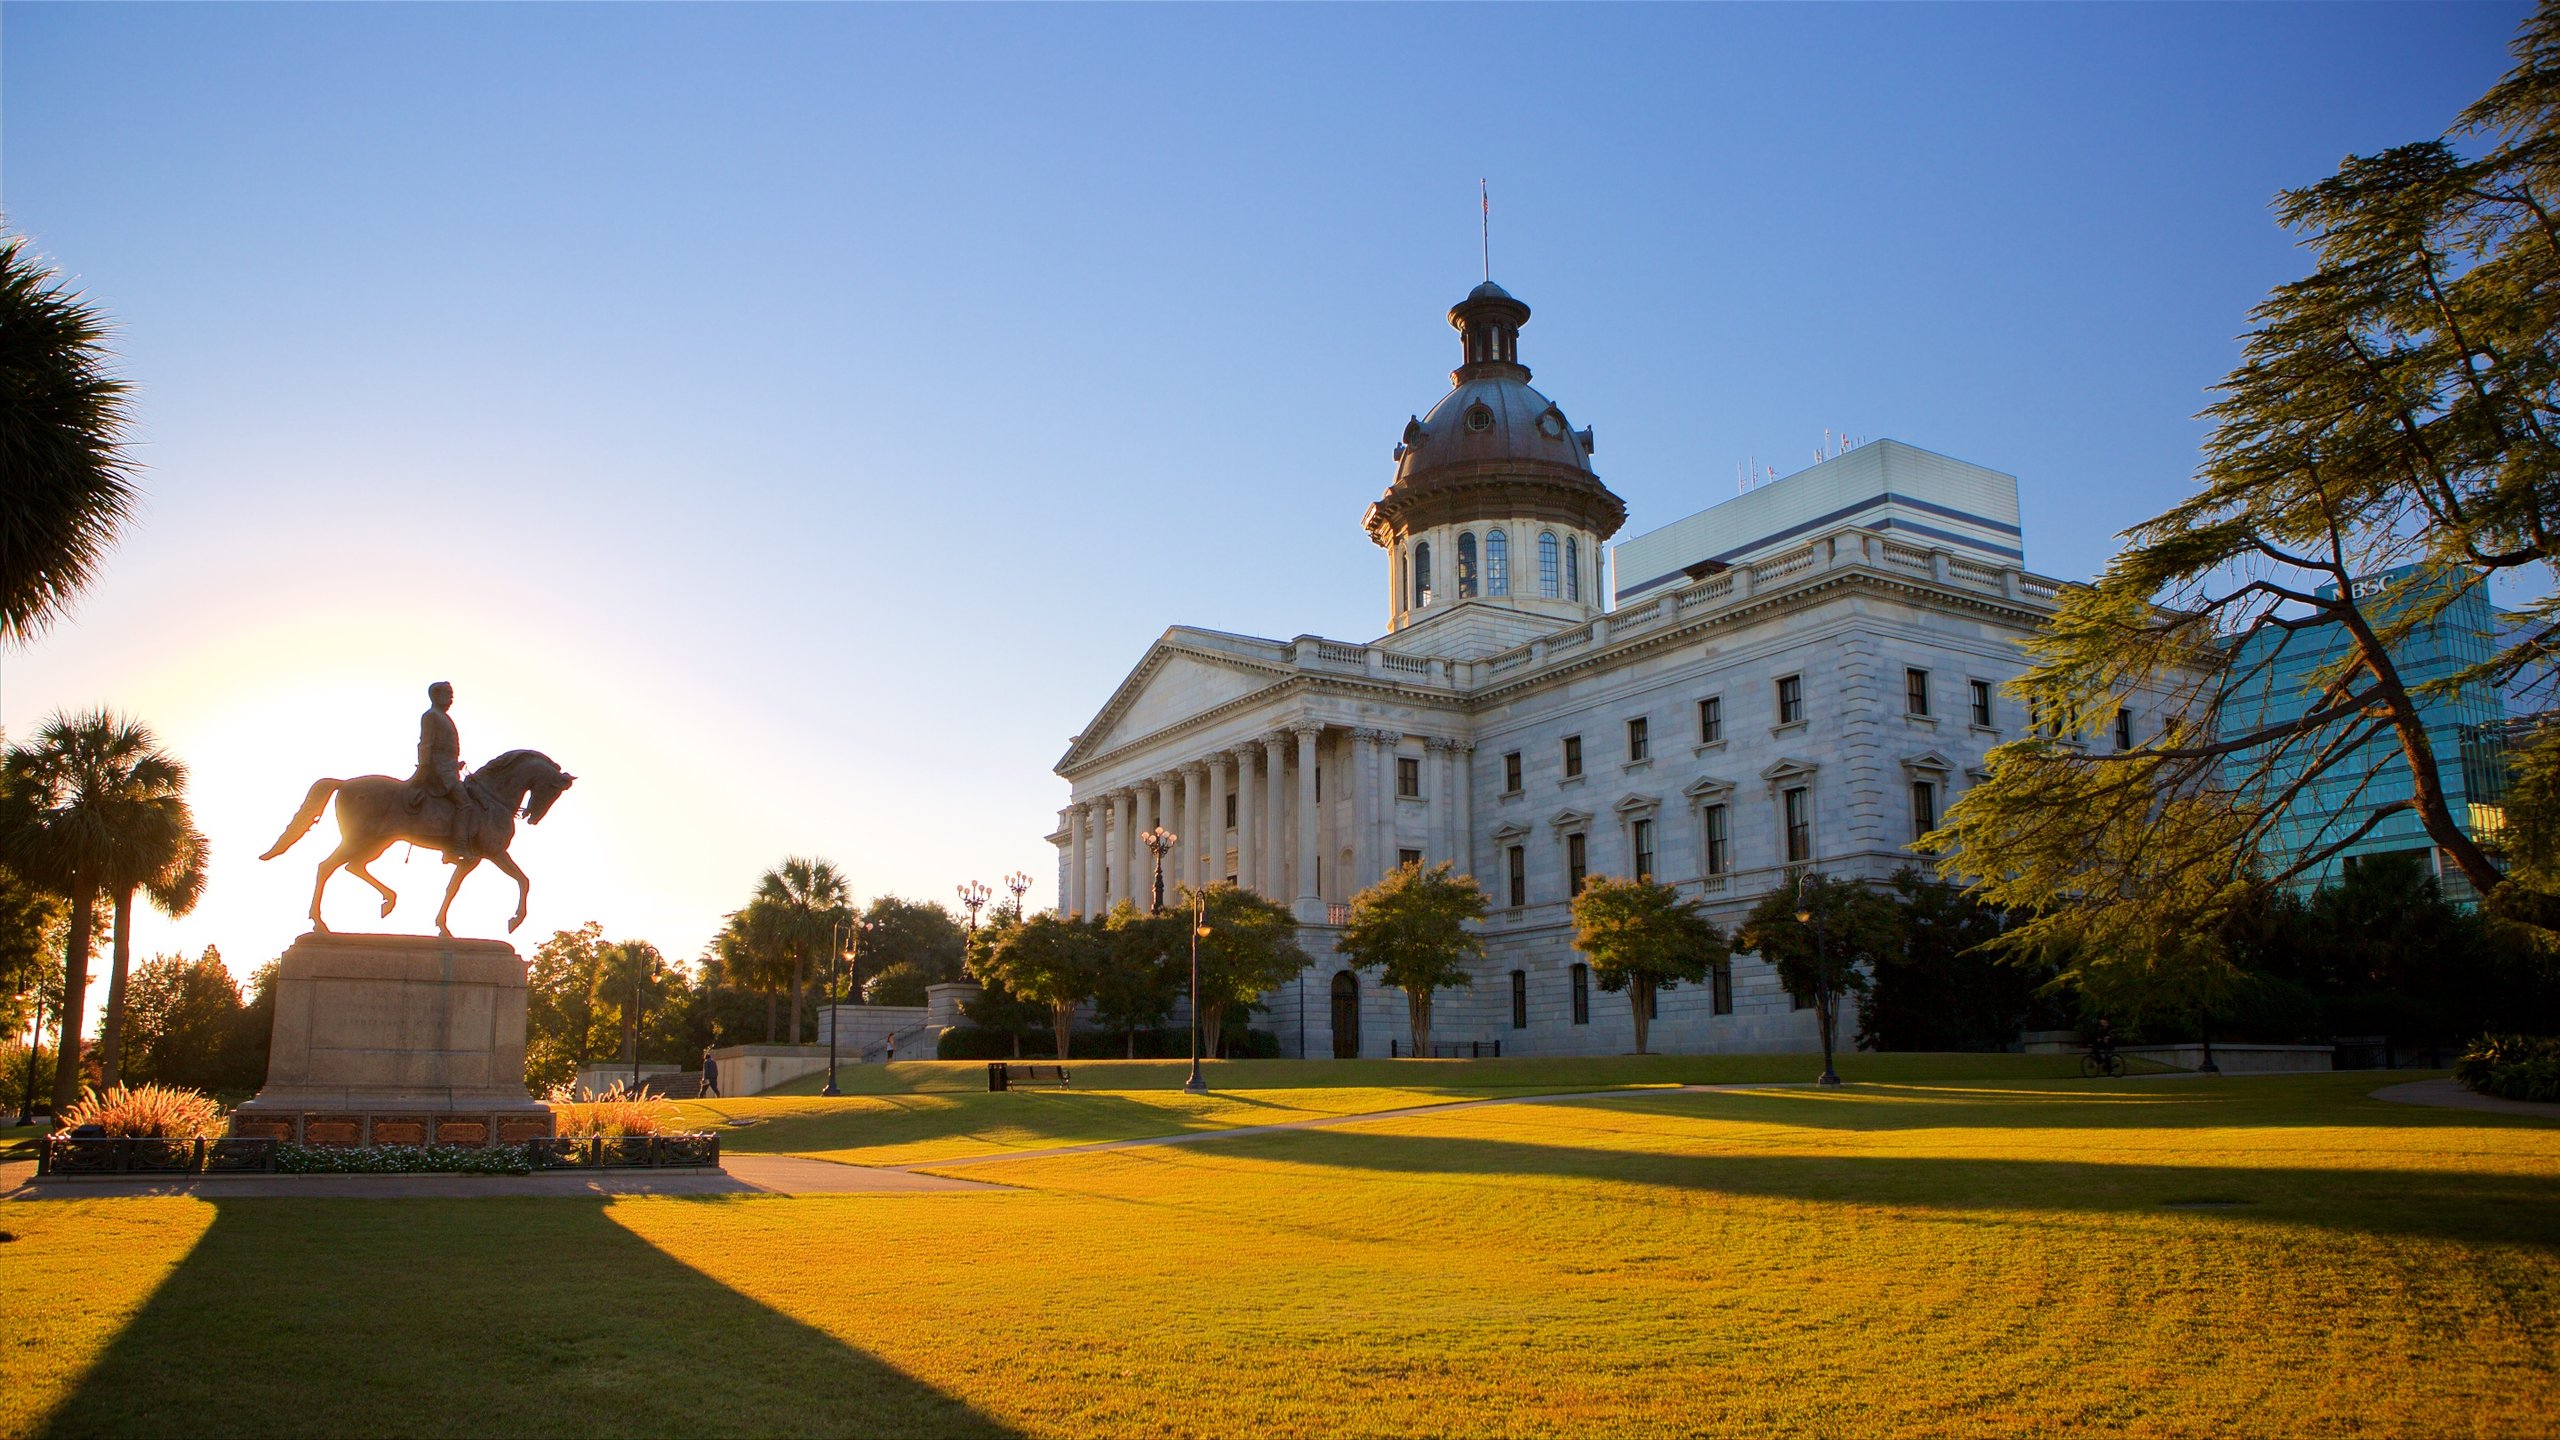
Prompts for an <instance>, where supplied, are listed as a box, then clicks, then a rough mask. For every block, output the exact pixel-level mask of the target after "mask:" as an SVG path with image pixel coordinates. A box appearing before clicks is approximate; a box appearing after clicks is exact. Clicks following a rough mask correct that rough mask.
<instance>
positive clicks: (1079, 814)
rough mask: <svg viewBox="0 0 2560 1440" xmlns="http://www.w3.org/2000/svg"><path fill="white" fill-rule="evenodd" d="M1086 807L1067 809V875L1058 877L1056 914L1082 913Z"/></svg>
mask: <svg viewBox="0 0 2560 1440" xmlns="http://www.w3.org/2000/svg"><path fill="white" fill-rule="evenodd" d="M1087 808H1088V807H1086V806H1083V805H1070V806H1068V807H1067V873H1066V874H1064V875H1061V876H1059V877H1058V913H1059V914H1061V915H1071V916H1072V915H1081V914H1083V913H1084V906H1085V900H1084V813H1085V810H1086V809H1087Z"/></svg>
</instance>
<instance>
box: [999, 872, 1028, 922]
mask: <svg viewBox="0 0 2560 1440" xmlns="http://www.w3.org/2000/svg"><path fill="white" fill-rule="evenodd" d="M1004 888H1006V889H1007V890H1010V891H1012V892H1013V918H1014V922H1015V923H1016V924H1020V923H1021V921H1022V897H1023V896H1024V895H1025V894H1027V893H1029V892H1030V889H1031V877H1030V876H1028V875H1025V874H1024V873H1022V872H1021V871H1019V870H1016V871H1014V872H1013V873H1012V874H1010V875H1007V876H1006V877H1004Z"/></svg>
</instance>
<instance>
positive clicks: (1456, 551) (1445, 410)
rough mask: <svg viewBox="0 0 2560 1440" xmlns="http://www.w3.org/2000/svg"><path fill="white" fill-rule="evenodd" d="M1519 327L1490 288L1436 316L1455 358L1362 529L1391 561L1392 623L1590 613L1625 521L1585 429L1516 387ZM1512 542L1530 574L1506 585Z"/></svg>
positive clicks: (1514, 311)
mask: <svg viewBox="0 0 2560 1440" xmlns="http://www.w3.org/2000/svg"><path fill="white" fill-rule="evenodd" d="M1528 319H1529V307H1528V306H1526V305H1524V304H1522V303H1521V302H1519V301H1518V300H1515V299H1513V298H1512V296H1511V294H1510V292H1508V291H1506V290H1504V289H1503V288H1502V287H1501V286H1499V285H1496V284H1494V283H1493V282H1492V281H1490V280H1487V281H1486V282H1485V283H1483V284H1482V285H1479V286H1477V287H1476V288H1475V289H1473V290H1471V291H1469V292H1468V294H1467V298H1465V299H1464V300H1461V301H1459V302H1458V303H1457V304H1455V305H1453V306H1451V307H1450V308H1449V324H1450V325H1451V326H1452V327H1453V328H1455V329H1456V330H1457V332H1458V340H1459V351H1460V364H1459V366H1458V368H1457V369H1455V370H1452V371H1450V372H1449V382H1450V385H1451V386H1452V388H1451V390H1450V391H1449V393H1448V394H1446V395H1444V396H1442V397H1441V398H1440V402H1439V403H1438V404H1436V405H1433V406H1432V407H1431V411H1430V413H1429V414H1427V415H1417V416H1415V417H1414V418H1413V419H1411V420H1409V421H1407V422H1406V424H1405V427H1404V438H1403V439H1402V440H1401V441H1399V442H1398V443H1397V445H1396V447H1395V460H1396V473H1395V479H1394V481H1393V482H1392V483H1390V484H1389V485H1388V486H1387V490H1386V493H1385V494H1384V495H1381V496H1379V497H1378V499H1377V501H1376V503H1374V504H1372V505H1371V506H1370V507H1369V512H1368V514H1367V515H1366V516H1365V517H1363V520H1362V524H1363V526H1364V527H1365V528H1366V529H1367V530H1368V532H1369V538H1370V539H1372V540H1374V541H1376V542H1377V543H1378V544H1379V545H1381V546H1383V547H1385V548H1386V549H1387V550H1388V551H1390V552H1391V553H1393V554H1395V555H1396V557H1397V561H1396V565H1395V567H1394V568H1395V572H1396V573H1395V578H1394V585H1395V590H1396V603H1395V605H1394V606H1393V607H1392V611H1393V613H1392V617H1391V621H1390V623H1391V624H1393V625H1395V626H1398V627H1400V626H1402V625H1403V624H1405V623H1408V619H1409V618H1410V617H1412V616H1413V614H1414V612H1417V611H1420V610H1422V609H1423V608H1425V607H1427V606H1430V605H1433V604H1434V603H1437V602H1439V601H1446V600H1453V599H1468V600H1473V599H1500V600H1507V601H1538V600H1545V601H1557V602H1562V605H1561V607H1560V608H1564V609H1569V610H1589V611H1593V612H1596V611H1597V609H1598V607H1599V603H1600V595H1599V586H1598V580H1597V567H1598V564H1599V560H1600V546H1601V545H1602V544H1603V543H1605V542H1606V541H1607V540H1608V538H1609V537H1610V536H1612V535H1614V534H1616V533H1617V531H1618V527H1620V526H1621V525H1623V524H1625V523H1626V518H1627V507H1626V502H1624V501H1622V500H1620V499H1619V498H1618V497H1617V496H1616V495H1615V494H1613V493H1611V492H1610V490H1609V487H1608V486H1606V485H1603V484H1601V483H1600V476H1599V472H1598V471H1596V470H1594V469H1593V468H1592V465H1591V450H1592V437H1591V431H1590V430H1588V429H1581V430H1577V429H1575V428H1574V426H1573V422H1572V421H1570V420H1568V419H1566V418H1565V413H1564V411H1563V410H1562V409H1561V408H1559V407H1558V406H1557V405H1556V403H1555V402H1554V401H1552V400H1549V399H1548V398H1547V397H1546V396H1544V395H1541V394H1539V393H1538V392H1537V390H1535V389H1534V388H1532V387H1531V386H1530V384H1529V367H1528V366H1526V365H1523V364H1521V363H1520V327H1521V326H1522V325H1524V324H1526V323H1528ZM1479 545H1483V546H1486V547H1498V549H1499V551H1500V553H1501V554H1502V556H1503V557H1504V559H1503V562H1502V564H1501V568H1500V569H1498V570H1497V569H1496V568H1495V563H1496V562H1495V561H1494V559H1493V556H1492V555H1491V554H1488V555H1486V556H1485V558H1484V560H1483V562H1482V564H1481V567H1480V565H1479V561H1478V559H1477V550H1478V548H1479ZM1515 545H1517V546H1521V547H1528V546H1532V545H1534V546H1536V547H1537V549H1536V551H1535V554H1536V562H1535V563H1537V564H1538V566H1539V569H1538V570H1537V572H1536V573H1535V574H1534V575H1531V576H1526V577H1524V578H1525V579H1526V581H1527V583H1525V584H1520V585H1515V584H1513V583H1512V580H1511V576H1510V572H1509V563H1508V561H1509V555H1510V552H1511V549H1512V547H1514V546H1515ZM1526 553H1527V552H1526V551H1525V548H1524V559H1525V558H1526ZM1556 555H1561V556H1562V559H1561V560H1560V561H1559V560H1557V559H1555V558H1553V557H1554V556H1556ZM1435 560H1437V561H1438V562H1439V563H1438V564H1436V565H1435V564H1434V563H1433V562H1434V561H1435ZM1453 562H1454V563H1453ZM1586 564H1587V565H1588V567H1589V568H1590V569H1591V571H1592V573H1591V575H1590V576H1589V577H1588V578H1586V577H1585V575H1584V573H1583V572H1584V570H1585V568H1586ZM1480 568H1481V569H1482V571H1483V572H1484V573H1483V574H1482V575H1481V576H1480V575H1479V570H1480ZM1521 608H1540V609H1543V608H1546V607H1544V606H1526V607H1521Z"/></svg>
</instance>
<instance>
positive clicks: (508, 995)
mask: <svg viewBox="0 0 2560 1440" xmlns="http://www.w3.org/2000/svg"><path fill="white" fill-rule="evenodd" d="M524 1019H525V964H524V961H522V960H520V959H518V958H516V952H515V947H514V946H512V945H509V944H507V943H506V942H505V941H503V940H448V939H444V938H442V937H440V936H426V935H320V934H312V935H305V936H303V937H302V938H300V939H298V940H296V941H294V942H293V948H292V949H290V950H287V951H286V952H285V953H284V959H283V961H282V962H281V963H280V964H279V965H278V966H277V969H276V1018H275V1031H274V1035H273V1039H272V1041H271V1042H270V1045H269V1049H268V1052H267V1083H266V1086H265V1088H263V1089H261V1090H260V1091H259V1092H258V1098H256V1099H255V1100H252V1101H250V1102H249V1103H248V1104H246V1105H243V1106H241V1107H240V1108H239V1110H238V1111H236V1112H234V1114H233V1117H232V1122H231V1128H232V1132H233V1133H234V1134H239V1135H267V1136H273V1137H275V1138H277V1139H280V1140H295V1141H300V1142H303V1143H305V1144H318V1145H331V1144H335V1145H362V1144H407V1145H424V1144H445V1145H455V1144H460V1145H484V1144H490V1143H512V1142H519V1141H524V1140H530V1139H534V1138H536V1137H539V1136H545V1135H549V1134H550V1133H551V1111H550V1107H548V1106H546V1105H544V1104H542V1103H541V1102H539V1101H537V1100H535V1099H533V1098H532V1097H531V1096H529V1095H527V1094H526V1093H525V1088H524Z"/></svg>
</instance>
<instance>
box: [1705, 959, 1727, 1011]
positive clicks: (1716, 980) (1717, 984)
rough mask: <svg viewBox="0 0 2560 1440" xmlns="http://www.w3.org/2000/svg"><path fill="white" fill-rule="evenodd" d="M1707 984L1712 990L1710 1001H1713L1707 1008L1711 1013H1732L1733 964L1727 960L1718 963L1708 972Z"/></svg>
mask: <svg viewBox="0 0 2560 1440" xmlns="http://www.w3.org/2000/svg"><path fill="white" fill-rule="evenodd" d="M1707 984H1708V985H1709V987H1711V989H1712V992H1713V993H1712V996H1711V999H1712V1002H1713V1003H1712V1004H1711V1005H1710V1006H1709V1007H1708V1008H1709V1009H1710V1010H1711V1011H1712V1012H1713V1013H1715V1014H1718V1015H1730V1014H1732V1013H1733V965H1732V963H1731V962H1730V961H1728V962H1726V963H1725V964H1722V965H1718V966H1717V967H1716V968H1715V969H1714V970H1713V971H1712V972H1710V973H1709V975H1708V976H1707Z"/></svg>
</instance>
